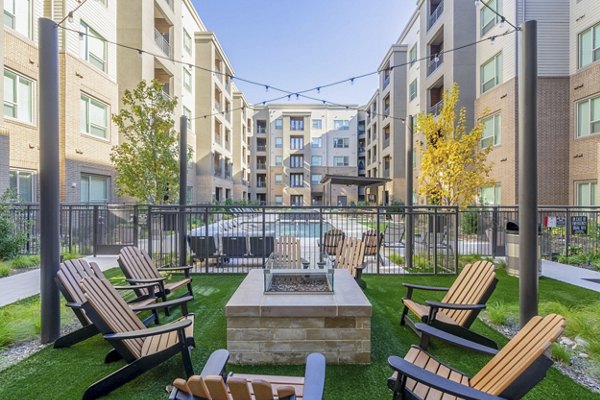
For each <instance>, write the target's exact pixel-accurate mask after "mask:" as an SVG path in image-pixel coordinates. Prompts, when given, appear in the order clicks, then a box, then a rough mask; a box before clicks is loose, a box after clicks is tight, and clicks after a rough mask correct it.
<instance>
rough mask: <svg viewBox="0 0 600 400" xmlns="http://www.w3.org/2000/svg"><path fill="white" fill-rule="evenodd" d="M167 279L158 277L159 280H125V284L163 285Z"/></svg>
mask: <svg viewBox="0 0 600 400" xmlns="http://www.w3.org/2000/svg"><path fill="white" fill-rule="evenodd" d="M166 279H167V278H164V277H160V278H151V279H134V278H132V279H127V282H129V283H135V284H137V283H163V282H164V281H165V280H166Z"/></svg>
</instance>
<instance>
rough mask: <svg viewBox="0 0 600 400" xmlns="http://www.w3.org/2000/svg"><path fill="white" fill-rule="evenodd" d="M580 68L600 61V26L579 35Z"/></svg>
mask: <svg viewBox="0 0 600 400" xmlns="http://www.w3.org/2000/svg"><path fill="white" fill-rule="evenodd" d="M578 58H579V68H583V67H585V66H587V65H590V64H591V63H593V62H594V61H598V60H599V59H600V24H598V25H596V26H593V27H591V28H589V29H586V30H585V31H583V32H581V33H580V34H579V57H578Z"/></svg>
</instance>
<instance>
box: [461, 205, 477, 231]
mask: <svg viewBox="0 0 600 400" xmlns="http://www.w3.org/2000/svg"><path fill="white" fill-rule="evenodd" d="M478 223H479V220H478V213H477V211H469V210H467V211H464V212H462V218H461V222H460V227H461V230H462V233H464V234H465V235H473V234H475V233H477V229H478Z"/></svg>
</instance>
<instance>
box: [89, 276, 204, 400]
mask: <svg viewBox="0 0 600 400" xmlns="http://www.w3.org/2000/svg"><path fill="white" fill-rule="evenodd" d="M80 286H81V289H82V291H83V293H84V296H85V299H86V302H85V303H84V304H83V308H84V310H85V312H86V314H87V316H88V317H89V319H90V321H92V323H93V324H94V325H95V326H96V327H97V328H98V329H99V330H100V332H101V333H102V334H103V335H104V338H105V339H106V340H107V341H108V342H109V343H110V344H111V345H112V346H113V347H114V350H115V351H116V353H117V354H118V355H119V356H120V357H121V358H122V359H123V360H125V362H127V365H125V366H124V367H122V368H120V369H119V370H117V371H115V372H113V373H112V374H110V375H108V376H107V377H105V378H103V379H101V380H99V381H98V382H96V383H94V384H92V385H91V386H90V387H88V389H87V390H86V391H85V393H84V395H83V398H84V400H87V399H96V398H98V397H101V396H104V395H106V394H108V393H110V392H111V391H112V390H114V389H116V388H117V387H119V386H121V385H123V384H125V383H127V382H129V381H131V380H132V379H134V378H136V377H138V376H139V375H141V374H143V373H144V372H146V371H148V370H150V369H152V368H154V367H155V366H157V365H159V364H161V363H162V362H164V361H166V360H168V359H169V358H171V357H172V356H174V355H175V354H177V353H181V355H182V357H183V365H184V368H185V372H186V374H187V376H188V377H189V376H192V375H193V374H194V371H193V368H192V360H191V357H190V351H189V347H192V346H194V336H193V332H194V314H188V313H187V308H186V307H185V303H186V302H187V301H189V300H191V299H192V298H191V296H188V297H186V298H181V299H178V300H173V301H170V302H168V303H170V304H169V305H170V306H174V305H176V304H180V305H181V306H182V312H183V313H184V316H183V317H181V318H180V319H179V320H178V321H175V322H172V323H170V324H166V325H163V326H158V327H153V328H146V327H145V326H144V324H143V323H142V321H141V320H140V319H139V318H138V317H137V316H136V315H135V313H134V312H133V311H132V309H131V307H130V306H129V305H128V304H127V303H126V302H125V301H124V300H123V299H122V298H121V296H119V295H118V293H117V291H116V290H115V289H114V288H113V287H112V285H110V283H109V282H108V281H107V280H102V279H98V278H95V277H91V276H88V277H85V278H83V279H82V280H81V282H80ZM156 306H166V304H165V303H157V304H156Z"/></svg>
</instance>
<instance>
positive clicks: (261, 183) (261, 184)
mask: <svg viewBox="0 0 600 400" xmlns="http://www.w3.org/2000/svg"><path fill="white" fill-rule="evenodd" d="M256 187H259V188H266V187H267V181H256Z"/></svg>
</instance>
